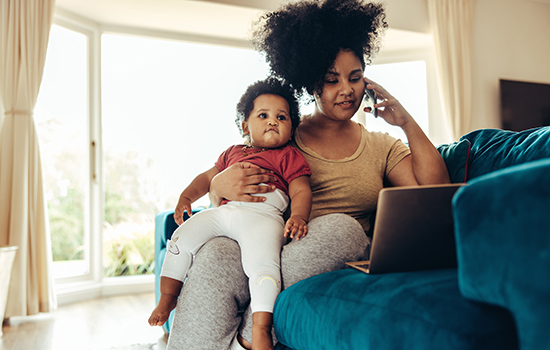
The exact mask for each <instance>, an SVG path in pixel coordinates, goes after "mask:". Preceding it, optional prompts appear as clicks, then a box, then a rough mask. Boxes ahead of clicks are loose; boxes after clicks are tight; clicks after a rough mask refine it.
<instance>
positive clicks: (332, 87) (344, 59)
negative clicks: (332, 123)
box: [315, 50, 365, 120]
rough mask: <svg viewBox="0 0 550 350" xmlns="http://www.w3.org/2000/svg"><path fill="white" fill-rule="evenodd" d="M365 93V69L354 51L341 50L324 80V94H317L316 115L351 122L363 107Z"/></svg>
mask: <svg viewBox="0 0 550 350" xmlns="http://www.w3.org/2000/svg"><path fill="white" fill-rule="evenodd" d="M364 91H365V82H364V81H363V67H362V66H361V61H360V60H359V58H357V56H356V55H355V53H354V52H353V51H350V50H347V51H344V50H341V51H340V52H339V53H338V56H336V60H335V61H334V65H333V66H332V67H331V68H330V69H329V70H328V71H327V73H326V74H325V77H324V80H323V92H322V93H321V95H318V94H317V93H316V94H315V104H316V113H319V112H320V113H322V114H323V115H324V116H326V117H328V118H330V119H334V120H349V119H351V118H352V117H353V115H354V114H355V112H357V110H358V109H359V107H360V105H361V99H362V98H363V94H364Z"/></svg>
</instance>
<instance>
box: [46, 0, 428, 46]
mask: <svg viewBox="0 0 550 350" xmlns="http://www.w3.org/2000/svg"><path fill="white" fill-rule="evenodd" d="M290 1H297V0H290ZM288 2H289V0H195V1H191V0H93V1H91V0H56V8H57V9H59V10H60V11H58V12H65V13H67V12H68V13H71V14H75V15H77V16H80V17H84V18H85V19H87V20H90V21H93V22H96V23H98V24H100V25H101V26H102V27H103V29H104V30H105V31H117V30H118V29H120V28H125V29H134V30H139V31H141V32H143V31H145V32H146V31H155V32H163V33H171V34H179V35H191V36H199V37H206V38H217V39H218V40H219V39H222V40H223V39H229V40H233V41H237V42H243V43H244V42H246V40H247V37H248V34H249V28H250V24H251V23H252V22H254V21H255V20H256V19H257V18H258V17H259V16H260V14H261V13H263V12H264V11H266V10H273V9H276V8H278V7H279V6H280V5H281V4H282V3H288ZM430 44H431V36H430V35H429V34H425V33H415V32H408V31H402V30H395V29H390V30H389V31H388V32H387V34H386V37H385V38H384V44H383V48H382V49H383V50H384V51H391V50H394V49H401V50H402V49H407V48H413V47H416V48H417V47H419V46H427V45H430Z"/></svg>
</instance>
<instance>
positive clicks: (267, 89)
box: [235, 77, 300, 137]
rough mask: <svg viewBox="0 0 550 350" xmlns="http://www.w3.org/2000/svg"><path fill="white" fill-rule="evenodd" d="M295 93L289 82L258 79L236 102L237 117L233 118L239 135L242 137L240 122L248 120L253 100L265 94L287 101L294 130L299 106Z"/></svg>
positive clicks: (297, 119) (271, 78) (272, 78)
mask: <svg viewBox="0 0 550 350" xmlns="http://www.w3.org/2000/svg"><path fill="white" fill-rule="evenodd" d="M295 93H296V91H295V90H294V89H293V88H292V86H290V84H287V83H284V82H283V81H281V80H280V79H277V78H274V77H269V78H267V79H264V80H259V81H257V82H255V83H254V84H252V85H250V86H249V87H248V88H246V91H245V92H244V94H243V95H242V96H241V99H240V101H239V103H237V118H236V119H235V123H236V124H237V126H238V127H239V131H240V133H241V136H243V137H244V134H243V128H242V122H243V121H246V120H248V117H249V116H250V112H252V110H253V109H254V100H255V99H256V98H257V97H258V96H261V95H266V94H271V95H278V96H281V97H282V98H284V99H285V100H286V101H287V102H288V109H289V114H290V120H291V122H292V131H294V130H295V129H296V128H297V127H298V124H300V108H299V104H298V99H297V97H296V94H295Z"/></svg>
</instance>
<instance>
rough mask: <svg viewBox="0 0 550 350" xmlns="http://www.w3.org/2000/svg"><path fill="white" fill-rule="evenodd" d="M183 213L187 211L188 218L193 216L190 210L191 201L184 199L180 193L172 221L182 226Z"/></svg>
mask: <svg viewBox="0 0 550 350" xmlns="http://www.w3.org/2000/svg"><path fill="white" fill-rule="evenodd" d="M184 211H187V214H188V215H189V216H191V215H193V211H192V210H191V200H190V199H189V198H187V197H185V196H184V195H183V193H182V194H181V195H180V199H179V200H178V205H176V209H175V210H174V221H176V224H178V225H181V224H183V212H184Z"/></svg>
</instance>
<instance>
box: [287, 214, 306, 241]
mask: <svg viewBox="0 0 550 350" xmlns="http://www.w3.org/2000/svg"><path fill="white" fill-rule="evenodd" d="M284 235H285V237H290V238H292V239H294V237H296V240H297V241H299V240H300V238H302V237H304V236H305V235H307V221H306V220H305V219H304V218H302V217H300V216H297V215H293V216H291V217H290V218H289V219H288V220H287V221H286V225H285V231H284Z"/></svg>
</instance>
